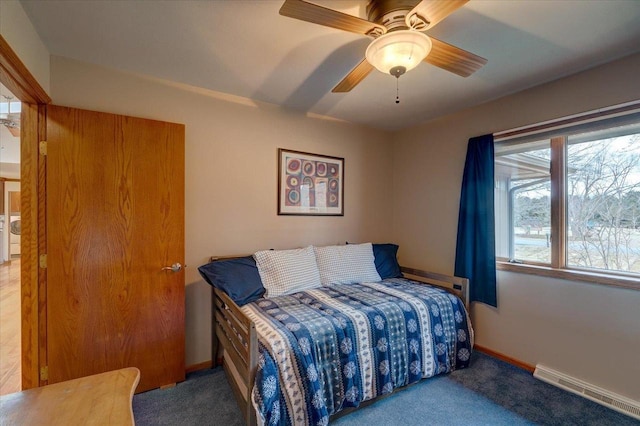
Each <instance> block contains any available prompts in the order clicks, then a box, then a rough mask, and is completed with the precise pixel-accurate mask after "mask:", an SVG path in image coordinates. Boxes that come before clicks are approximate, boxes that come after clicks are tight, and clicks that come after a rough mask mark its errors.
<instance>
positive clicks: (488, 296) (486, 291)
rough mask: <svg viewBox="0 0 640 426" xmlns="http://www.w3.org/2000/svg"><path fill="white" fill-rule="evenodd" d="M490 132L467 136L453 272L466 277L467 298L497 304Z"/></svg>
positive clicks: (492, 164) (491, 139)
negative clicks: (474, 136)
mask: <svg viewBox="0 0 640 426" xmlns="http://www.w3.org/2000/svg"><path fill="white" fill-rule="evenodd" d="M493 188H494V163H493V135H484V136H479V137H477V138H471V139H469V145H468V146H467V159H466V161H465V165H464V175H463V178H462V191H461V194H460V211H459V213H458V215H459V216H458V241H457V245H456V265H455V275H456V276H459V277H466V278H468V279H469V294H470V301H471V302H474V301H478V302H483V303H486V304H488V305H491V306H496V307H497V297H496V254H495V252H496V250H495V245H496V236H495V216H494V201H493V200H494V193H493Z"/></svg>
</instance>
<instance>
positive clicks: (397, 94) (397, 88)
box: [396, 77, 400, 104]
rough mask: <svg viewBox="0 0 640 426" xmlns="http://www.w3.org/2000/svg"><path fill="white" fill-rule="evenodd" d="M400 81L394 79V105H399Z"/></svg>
mask: <svg viewBox="0 0 640 426" xmlns="http://www.w3.org/2000/svg"><path fill="white" fill-rule="evenodd" d="M399 86H400V79H399V78H398V77H396V103H397V104H399V103H400V94H399V92H400V88H399Z"/></svg>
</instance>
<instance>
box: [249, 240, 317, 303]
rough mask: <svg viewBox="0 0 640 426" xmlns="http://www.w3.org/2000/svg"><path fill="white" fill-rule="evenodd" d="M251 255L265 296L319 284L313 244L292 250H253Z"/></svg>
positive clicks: (292, 291) (315, 286) (274, 295)
mask: <svg viewBox="0 0 640 426" xmlns="http://www.w3.org/2000/svg"><path fill="white" fill-rule="evenodd" d="M253 257H254V258H255V259H256V266H257V267H258V272H259V273H260V278H261V279H262V285H264V288H265V289H266V293H265V297H276V296H280V295H283V294H291V293H295V292H297V291H302V290H307V289H311V288H317V287H321V286H322V284H321V283H320V273H319V272H318V265H317V264H316V256H315V254H314V251H313V246H309V247H306V248H301V249H295V250H264V251H259V252H256V253H255V254H254V255H253Z"/></svg>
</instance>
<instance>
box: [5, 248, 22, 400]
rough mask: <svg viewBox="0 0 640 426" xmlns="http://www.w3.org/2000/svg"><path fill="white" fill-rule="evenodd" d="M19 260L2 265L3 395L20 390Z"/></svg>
mask: <svg viewBox="0 0 640 426" xmlns="http://www.w3.org/2000/svg"><path fill="white" fill-rule="evenodd" d="M21 388H22V386H21V374H20V259H16V260H12V261H11V262H5V263H3V264H2V265H0V395H6V394H9V393H13V392H19V391H20V390H21Z"/></svg>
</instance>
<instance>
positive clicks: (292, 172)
mask: <svg viewBox="0 0 640 426" xmlns="http://www.w3.org/2000/svg"><path fill="white" fill-rule="evenodd" d="M278 214H279V215H311V216H344V158H340V157H329V156H326V155H318V154H311V153H308V152H300V151H291V150H288V149H283V148H279V149H278Z"/></svg>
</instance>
